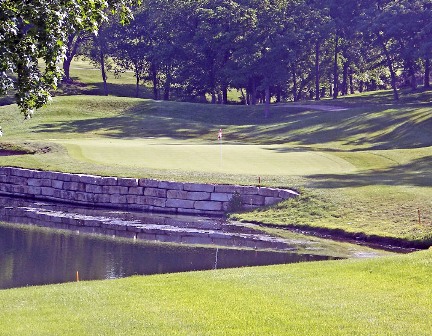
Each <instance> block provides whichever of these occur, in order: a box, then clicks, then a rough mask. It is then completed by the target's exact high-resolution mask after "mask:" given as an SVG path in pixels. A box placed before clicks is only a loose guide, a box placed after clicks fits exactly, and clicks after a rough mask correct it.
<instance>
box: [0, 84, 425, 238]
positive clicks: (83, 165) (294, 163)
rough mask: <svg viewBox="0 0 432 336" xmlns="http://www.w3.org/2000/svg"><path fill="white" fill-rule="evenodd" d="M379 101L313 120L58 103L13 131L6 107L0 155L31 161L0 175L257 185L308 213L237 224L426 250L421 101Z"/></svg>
mask: <svg viewBox="0 0 432 336" xmlns="http://www.w3.org/2000/svg"><path fill="white" fill-rule="evenodd" d="M386 94H387V93H386V92H381V93H379V94H374V95H371V94H369V95H359V96H356V97H354V98H353V97H352V98H350V99H348V98H347V99H341V100H340V101H339V100H338V103H340V104H341V105H343V106H345V107H346V110H327V111H326V110H322V109H321V108H320V107H322V106H324V107H325V106H326V105H328V104H330V105H331V104H335V102H334V101H323V102H321V103H320V106H318V107H319V108H318V107H317V108H314V107H313V104H311V103H308V104H307V105H305V106H298V105H290V104H285V105H280V106H274V107H273V109H272V113H271V116H270V117H269V118H264V113H263V108H262V107H261V106H220V105H202V104H191V103H179V102H163V101H162V102H161V101H153V100H142V99H135V98H125V97H112V96H109V97H100V96H62V97H56V98H55V99H54V102H53V103H52V104H51V105H50V106H48V107H46V108H43V109H41V110H40V111H38V112H37V114H36V115H35V117H34V118H33V119H32V120H29V121H25V122H23V121H22V119H21V118H22V117H21V116H20V115H19V113H18V110H17V108H16V106H14V105H8V106H3V107H0V110H1V114H0V122H1V125H2V127H3V130H4V137H3V138H2V144H3V146H9V147H14V146H15V147H25V148H27V149H30V150H33V151H36V154H35V155H31V156H29V155H18V156H13V157H1V158H0V164H2V165H15V166H24V167H32V168H37V169H51V170H62V171H70V172H80V173H82V172H83V173H93V174H102V175H117V176H136V177H153V178H161V179H172V180H179V181H202V182H217V183H238V184H256V183H257V180H258V176H260V177H261V178H262V179H261V180H262V183H263V184H265V185H269V186H280V187H294V188H297V189H301V190H304V191H305V192H306V195H305V199H307V202H304V201H301V202H296V201H291V202H285V203H282V204H281V205H279V206H277V207H274V208H271V209H268V210H266V211H257V212H253V213H247V214H240V215H237V216H236V218H237V219H239V220H255V221H260V222H265V223H270V224H282V225H285V224H288V225H300V226H302V227H304V226H310V227H324V228H330V229H340V230H343V231H346V232H352V233H354V234H356V233H359V234H360V235H366V236H371V235H378V236H383V237H397V238H403V239H407V240H410V241H417V242H424V243H425V244H430V242H431V241H432V238H431V236H432V234H431V232H432V204H431V201H430V200H431V199H432V188H431V186H432V166H431V165H430V162H431V157H432V147H431V145H432V117H431V115H432V114H431V112H432V104H431V103H430V100H431V98H432V93H431V92H430V91H426V92H423V93H421V94H417V95H415V97H414V98H415V99H414V98H411V99H409V97H411V96H410V95H407V96H406V97H405V98H404V99H405V101H402V102H400V103H398V104H389V103H388V102H387V98H386V97H387V96H386ZM380 99H381V103H379V101H380ZM311 105H312V106H311ZM330 107H331V106H330ZM330 107H329V108H330ZM219 128H222V129H223V130H224V140H223V145H222V159H221V148H220V145H218V143H217V140H216V135H217V131H218V130H219ZM48 147H49V148H51V151H50V152H48V153H46V152H47V151H46V148H48ZM419 211H420V221H419Z"/></svg>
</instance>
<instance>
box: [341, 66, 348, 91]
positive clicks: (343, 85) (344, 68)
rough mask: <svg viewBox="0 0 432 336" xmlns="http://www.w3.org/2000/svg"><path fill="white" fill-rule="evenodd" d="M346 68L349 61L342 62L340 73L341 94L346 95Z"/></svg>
mask: <svg viewBox="0 0 432 336" xmlns="http://www.w3.org/2000/svg"><path fill="white" fill-rule="evenodd" d="M348 69H349V62H348V61H346V62H344V64H343V74H342V90H341V91H342V95H344V96H346V95H347V94H348Z"/></svg>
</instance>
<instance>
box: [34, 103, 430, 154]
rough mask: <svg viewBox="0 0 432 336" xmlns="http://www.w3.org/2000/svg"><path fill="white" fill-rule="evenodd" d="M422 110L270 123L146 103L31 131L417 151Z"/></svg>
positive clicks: (294, 113) (307, 113)
mask: <svg viewBox="0 0 432 336" xmlns="http://www.w3.org/2000/svg"><path fill="white" fill-rule="evenodd" d="M80 99H85V98H80ZM78 103H79V101H77V106H78ZM421 106H423V105H421ZM426 106H427V108H425V109H414V108H411V107H405V108H404V109H403V110H401V109H399V110H397V111H395V110H392V109H390V110H388V111H387V109H388V107H376V108H375V109H372V110H369V109H368V110H365V109H363V108H352V109H347V110H343V111H319V110H314V109H313V108H307V109H305V108H303V107H289V106H287V107H283V108H281V107H278V108H277V109H273V110H272V112H271V115H270V117H268V118H264V113H263V111H264V108H263V107H262V106H229V107H227V106H223V105H212V104H195V103H179V102H166V101H154V100H146V101H142V102H141V103H139V104H138V105H135V106H134V107H131V108H129V109H127V110H125V111H123V112H121V113H119V114H118V115H116V116H109V117H105V118H103V117H102V118H100V117H98V118H94V119H86V120H76V121H64V122H56V123H50V124H48V123H47V124H39V125H37V126H35V128H34V129H33V130H32V131H33V132H40V133H42V132H45V133H49V132H59V131H60V132H72V133H99V134H103V136H106V137H113V138H140V137H143V138H147V137H168V138H174V139H175V138H177V139H192V138H197V137H201V138H207V139H213V138H214V137H215V135H214V132H215V130H216V131H217V130H219V128H224V129H227V130H229V129H230V128H232V131H231V132H227V133H226V135H227V136H226V137H225V138H224V139H226V140H228V141H239V142H244V143H251V144H252V143H261V144H264V143H265V144H270V143H272V144H277V143H281V144H282V143H287V144H289V143H295V144H296V146H298V147H301V146H304V147H314V146H315V147H316V146H319V147H320V148H329V147H330V148H332V145H331V143H339V144H340V145H339V146H338V147H341V146H343V145H346V146H349V149H350V150H367V149H391V148H417V147H427V146H432V113H430V111H428V110H429V108H430V107H431V106H432V104H428V105H426ZM78 108H79V106H78ZM356 147H357V148H356Z"/></svg>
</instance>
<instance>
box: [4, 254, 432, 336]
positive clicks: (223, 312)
mask: <svg viewBox="0 0 432 336" xmlns="http://www.w3.org/2000/svg"><path fill="white" fill-rule="evenodd" d="M430 268H431V250H428V251H423V252H417V253H413V254H410V255H403V256H396V257H382V258H379V259H369V260H345V261H336V262H335V261H326V262H312V263H302V264H290V265H278V266H268V267H253V268H242V269H229V270H217V271H206V272H193V273H181V274H169V275H156V276H148V277H132V278H127V279H119V280H111V281H93V282H80V283H70V284H62V285H53V286H44V287H33V288H20V289H12V290H6V291H5V290H3V291H0V308H1V309H0V317H1V318H0V321H1V322H0V330H1V332H0V333H1V334H4V335H35V334H38V335H45V334H46V335H48V334H61V335H76V334H80V335H95V334H101V335H118V334H122V335H125V334H127V335H142V334H146V335H167V334H169V335H226V334H229V335H371V334H372V335H386V334H392V335H429V334H430V330H431V328H432V324H431V323H432V322H431V321H432V316H431V308H432V301H431V300H430V297H431V294H432V292H431V288H430V282H431V280H432V278H431V274H432V273H431V272H430Z"/></svg>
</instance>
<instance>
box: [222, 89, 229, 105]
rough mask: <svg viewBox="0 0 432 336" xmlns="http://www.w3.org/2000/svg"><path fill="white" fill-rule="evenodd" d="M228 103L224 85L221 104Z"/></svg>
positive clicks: (226, 90)
mask: <svg viewBox="0 0 432 336" xmlns="http://www.w3.org/2000/svg"><path fill="white" fill-rule="evenodd" d="M227 103H228V88H227V87H226V86H225V85H224V86H223V87H222V104H227Z"/></svg>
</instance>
